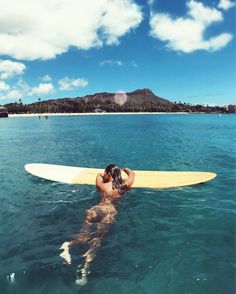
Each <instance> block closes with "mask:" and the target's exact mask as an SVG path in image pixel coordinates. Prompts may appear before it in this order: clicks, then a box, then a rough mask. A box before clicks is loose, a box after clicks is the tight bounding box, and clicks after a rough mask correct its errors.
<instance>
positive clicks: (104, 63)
mask: <svg viewBox="0 0 236 294" xmlns="http://www.w3.org/2000/svg"><path fill="white" fill-rule="evenodd" d="M123 64H124V63H123V62H122V61H121V60H103V61H101V62H100V63H99V65H101V66H104V65H118V66H122V65H123Z"/></svg>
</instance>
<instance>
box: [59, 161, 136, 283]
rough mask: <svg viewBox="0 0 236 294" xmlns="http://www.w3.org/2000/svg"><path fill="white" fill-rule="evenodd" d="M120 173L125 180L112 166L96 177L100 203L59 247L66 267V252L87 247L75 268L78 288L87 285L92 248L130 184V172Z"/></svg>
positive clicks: (114, 215)
mask: <svg viewBox="0 0 236 294" xmlns="http://www.w3.org/2000/svg"><path fill="white" fill-rule="evenodd" d="M122 170H123V171H124V172H125V173H126V174H127V178H126V179H122V177H121V169H120V168H119V167H118V166H117V165H115V164H110V165H108V166H107V167H106V169H105V171H104V173H99V174H98V175H97V177H96V186H97V189H98V190H99V192H100V196H101V198H100V202H99V203H98V204H97V205H95V206H93V207H92V208H90V209H89V210H88V211H87V214H86V217H85V220H84V222H83V226H82V228H81V230H80V233H79V234H78V235H76V236H75V238H74V239H73V240H72V241H70V242H65V243H63V244H62V246H61V249H63V252H62V253H61V254H60V256H61V257H62V258H64V260H65V261H66V262H67V263H68V264H70V263H71V255H70V252H69V251H70V249H72V248H73V246H74V245H79V244H87V245H88V247H89V248H88V250H87V251H86V253H85V254H84V255H83V257H85V262H84V265H83V266H81V267H79V266H78V268H77V278H76V283H77V284H79V285H85V284H86V283H87V275H88V274H89V273H90V270H89V266H90V263H91V262H92V261H93V259H94V258H95V254H96V252H95V251H96V248H98V247H99V246H100V245H101V242H102V239H103V237H104V235H106V234H107V233H108V231H109V224H112V223H114V222H115V217H116V215H117V209H116V206H117V204H118V203H119V201H120V200H121V198H122V196H123V195H124V194H125V193H126V192H127V191H128V190H129V188H130V187H131V186H132V184H133V182H134V178H135V174H134V172H133V171H132V170H131V169H129V168H124V169H122Z"/></svg>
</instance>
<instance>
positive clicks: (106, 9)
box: [0, 0, 236, 105]
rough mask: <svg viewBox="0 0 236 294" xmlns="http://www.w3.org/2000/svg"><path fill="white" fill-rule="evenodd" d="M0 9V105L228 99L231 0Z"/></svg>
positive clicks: (235, 80)
mask: <svg viewBox="0 0 236 294" xmlns="http://www.w3.org/2000/svg"><path fill="white" fill-rule="evenodd" d="M0 3H1V4H2V5H1V7H4V10H2V11H1V12H0V27H1V32H0V104H5V103H9V102H15V101H17V100H18V99H22V100H23V102H24V103H30V102H35V101H37V100H38V98H41V99H42V100H47V99H50V98H61V97H77V96H83V95H87V94H93V93H96V92H119V91H124V92H129V91H133V90H135V89H140V88H150V89H151V90H152V91H153V92H154V93H155V94H156V95H158V96H160V97H163V98H166V99H169V100H171V101H182V102H189V103H202V104H212V105H216V104H217V105H224V104H229V103H235V102H236V86H235V85H236V75H235V74H236V58H235V52H236V48H235V47H236V46H235V3H234V2H233V1H232V0H219V1H210V0H204V1H195V0H188V1H186V0H178V1H173V0H150V1H143V0H136V1H134V0H113V1H110V0H99V1H96V2H95V1H93V0H80V1H78V0H77V1H76V0H67V1H66V0H61V1H58V0H41V1H40V2H39V1H34V0H31V1H29V0H22V1H17V0H0Z"/></svg>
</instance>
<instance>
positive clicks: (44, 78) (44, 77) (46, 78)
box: [41, 74, 52, 82]
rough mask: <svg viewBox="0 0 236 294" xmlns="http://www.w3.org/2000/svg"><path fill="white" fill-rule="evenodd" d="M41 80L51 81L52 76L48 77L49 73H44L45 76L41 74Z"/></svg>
mask: <svg viewBox="0 0 236 294" xmlns="http://www.w3.org/2000/svg"><path fill="white" fill-rule="evenodd" d="M41 80H42V81H43V82H51V81H52V78H51V77H50V75H48V74H46V75H45V76H43V77H42V78H41Z"/></svg>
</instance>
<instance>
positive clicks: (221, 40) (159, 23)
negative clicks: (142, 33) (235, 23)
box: [150, 0, 232, 53]
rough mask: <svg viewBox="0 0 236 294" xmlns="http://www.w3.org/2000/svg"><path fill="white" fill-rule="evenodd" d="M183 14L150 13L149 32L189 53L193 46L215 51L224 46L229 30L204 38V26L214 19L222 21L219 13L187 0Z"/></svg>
mask: <svg viewBox="0 0 236 294" xmlns="http://www.w3.org/2000/svg"><path fill="white" fill-rule="evenodd" d="M187 8H188V14H187V16H186V17H179V18H176V19H174V18H172V17H171V16H170V15H169V14H164V13H152V15H151V19H150V26H151V35H152V36H153V37H154V38H158V39H160V40H161V41H165V42H167V47H168V48H169V49H171V50H176V51H182V52H185V53H190V52H193V51H195V50H207V51H216V50H219V49H221V48H223V47H225V46H226V45H227V44H228V43H229V42H230V41H231V39H232V35H231V34H229V33H222V34H220V35H218V36H216V37H212V38H210V39H207V40H206V39H204V33H205V30H206V29H207V28H208V27H209V26H210V25H211V24H212V23H214V22H220V21H223V15H222V13H221V12H220V11H219V10H217V9H215V8H209V7H206V6H204V5H203V4H202V3H200V2H197V1H194V0H190V1H189V2H187Z"/></svg>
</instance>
